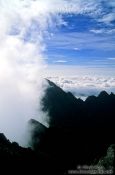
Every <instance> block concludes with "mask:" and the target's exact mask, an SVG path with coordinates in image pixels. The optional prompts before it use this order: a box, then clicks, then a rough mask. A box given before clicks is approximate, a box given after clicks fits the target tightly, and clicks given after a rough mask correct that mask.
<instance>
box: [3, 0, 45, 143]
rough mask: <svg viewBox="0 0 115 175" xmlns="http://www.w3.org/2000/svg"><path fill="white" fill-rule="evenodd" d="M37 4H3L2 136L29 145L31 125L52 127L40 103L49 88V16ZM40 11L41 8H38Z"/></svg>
mask: <svg viewBox="0 0 115 175" xmlns="http://www.w3.org/2000/svg"><path fill="white" fill-rule="evenodd" d="M35 4H36V2H34V1H20V0H17V1H14V0H11V1H7V0H5V1H0V132H2V133H4V134H5V135H6V136H7V138H8V139H9V140H11V141H16V142H18V143H19V144H20V145H23V146H24V145H26V144H27V139H28V133H27V127H26V126H27V122H28V121H29V119H31V118H33V119H36V120H38V121H40V122H41V123H43V124H44V125H46V126H48V122H47V121H48V116H47V114H45V113H43V112H42V111H41V106H40V100H41V98H42V97H43V95H44V92H45V88H46V84H45V82H43V77H42V73H41V72H42V71H43V70H44V68H45V67H46V64H45V61H44V60H45V56H44V54H43V52H44V50H45V44H44V40H43V33H44V31H45V30H46V29H47V25H48V16H47V14H46V15H43V13H41V11H40V9H37V11H36V10H35V8H34V7H35ZM38 7H39V4H38Z"/></svg>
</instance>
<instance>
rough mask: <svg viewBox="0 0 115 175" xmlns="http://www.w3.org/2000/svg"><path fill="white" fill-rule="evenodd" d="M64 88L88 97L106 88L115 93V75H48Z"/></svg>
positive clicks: (84, 97) (80, 96)
mask: <svg viewBox="0 0 115 175" xmlns="http://www.w3.org/2000/svg"><path fill="white" fill-rule="evenodd" d="M48 78H49V79H50V80H51V81H53V82H55V83H56V84H57V85H59V86H60V87H61V88H62V89H63V90H65V91H67V92H68V91H70V92H72V93H73V94H74V95H75V96H76V97H77V98H82V99H83V100H84V99H86V98H87V97H88V96H90V95H96V96H97V95H98V94H99V93H100V92H101V91H103V90H106V91H107V92H108V93H111V92H113V93H115V77H100V76H70V77H69V76H68V77H66V76H65V77H64V76H56V77H48Z"/></svg>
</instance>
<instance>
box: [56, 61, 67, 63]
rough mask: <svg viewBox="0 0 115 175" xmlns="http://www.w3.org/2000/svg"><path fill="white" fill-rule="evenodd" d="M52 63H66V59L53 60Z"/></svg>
mask: <svg viewBox="0 0 115 175" xmlns="http://www.w3.org/2000/svg"><path fill="white" fill-rule="evenodd" d="M53 62H54V63H67V60H56V61H53Z"/></svg>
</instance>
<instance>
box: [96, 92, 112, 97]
mask: <svg viewBox="0 0 115 175" xmlns="http://www.w3.org/2000/svg"><path fill="white" fill-rule="evenodd" d="M108 96H109V94H108V93H107V92H106V91H102V92H100V94H99V96H98V97H108Z"/></svg>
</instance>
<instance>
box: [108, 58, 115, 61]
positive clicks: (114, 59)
mask: <svg viewBox="0 0 115 175" xmlns="http://www.w3.org/2000/svg"><path fill="white" fill-rule="evenodd" d="M107 59H108V60H113V61H115V58H107Z"/></svg>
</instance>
